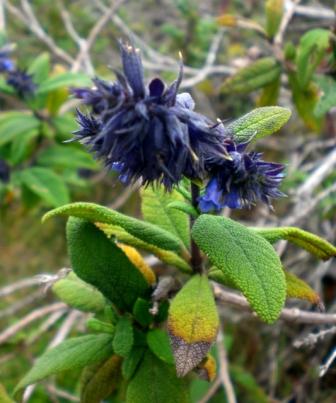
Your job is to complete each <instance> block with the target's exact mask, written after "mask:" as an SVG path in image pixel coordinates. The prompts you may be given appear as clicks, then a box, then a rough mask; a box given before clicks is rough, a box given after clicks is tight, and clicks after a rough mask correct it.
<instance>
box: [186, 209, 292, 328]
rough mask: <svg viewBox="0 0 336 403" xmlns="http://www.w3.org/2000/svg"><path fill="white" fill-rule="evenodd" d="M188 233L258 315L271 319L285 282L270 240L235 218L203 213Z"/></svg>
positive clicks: (277, 309) (281, 300)
mask: <svg viewBox="0 0 336 403" xmlns="http://www.w3.org/2000/svg"><path fill="white" fill-rule="evenodd" d="M192 236H193V238H194V240H195V242H196V243H197V245H198V246H199V247H200V249H201V250H202V251H203V252H204V253H206V255H207V256H208V257H209V259H210V261H211V262H212V263H213V264H214V265H215V266H216V267H217V268H219V269H220V270H222V271H223V272H224V273H225V275H226V276H227V277H228V278H229V280H230V281H231V282H232V283H233V284H235V285H236V287H237V288H238V289H240V290H241V291H242V293H243V294H244V295H245V297H246V298H247V300H248V301H249V303H250V305H251V307H252V309H253V310H254V311H255V312H256V313H257V314H258V316H259V317H260V318H261V319H263V320H264V321H265V322H267V323H272V322H274V321H275V320H276V319H277V318H278V316H279V314H280V311H281V309H282V307H283V304H284V302H285V298H286V281H285V276H284V273H283V270H282V265H281V262H280V259H279V257H278V256H277V254H276V253H275V251H274V249H273V248H272V246H271V245H270V243H269V242H267V241H266V239H264V238H263V237H262V236H261V235H258V234H257V233H256V232H254V231H252V230H250V229H248V228H247V227H245V226H244V225H242V224H240V223H238V222H236V221H233V220H231V219H229V218H225V217H215V216H211V215H207V214H203V215H201V216H200V217H199V218H198V219H197V220H196V222H195V224H194V226H193V229H192Z"/></svg>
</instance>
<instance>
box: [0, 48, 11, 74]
mask: <svg viewBox="0 0 336 403" xmlns="http://www.w3.org/2000/svg"><path fill="white" fill-rule="evenodd" d="M9 54H10V51H9V50H4V49H0V73H5V72H8V71H11V70H13V69H14V62H13V61H12V60H11V59H10V58H9Z"/></svg>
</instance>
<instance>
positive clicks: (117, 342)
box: [113, 316, 134, 357]
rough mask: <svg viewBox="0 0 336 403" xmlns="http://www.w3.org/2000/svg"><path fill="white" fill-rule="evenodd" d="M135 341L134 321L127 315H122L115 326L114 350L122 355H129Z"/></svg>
mask: <svg viewBox="0 0 336 403" xmlns="http://www.w3.org/2000/svg"><path fill="white" fill-rule="evenodd" d="M133 343H134V335H133V327H132V323H131V321H130V320H129V319H128V318H127V317H126V316H122V317H121V318H120V319H119V321H118V323H117V325H116V328H115V334H114V338H113V351H114V352H115V354H117V355H120V356H121V357H127V355H128V354H129V353H130V351H131V349H132V347H133Z"/></svg>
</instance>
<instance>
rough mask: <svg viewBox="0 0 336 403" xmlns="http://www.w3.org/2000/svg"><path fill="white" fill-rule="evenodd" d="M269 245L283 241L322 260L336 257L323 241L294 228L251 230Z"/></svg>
mask: <svg viewBox="0 0 336 403" xmlns="http://www.w3.org/2000/svg"><path fill="white" fill-rule="evenodd" d="M252 229H253V231H255V232H256V233H257V234H259V235H261V236H262V237H263V238H265V239H267V241H268V242H270V243H271V244H273V243H275V242H277V241H280V240H281V239H285V240H287V241H289V242H291V243H293V244H294V245H297V246H299V247H300V248H303V249H305V250H306V251H308V252H309V253H311V254H312V255H314V256H316V257H317V258H319V259H322V260H328V259H330V258H331V257H334V256H336V247H335V246H333V245H332V244H330V243H329V242H328V241H326V240H325V239H322V238H320V237H319V236H317V235H315V234H312V233H311V232H308V231H304V230H302V229H301V228H296V227H277V228H252Z"/></svg>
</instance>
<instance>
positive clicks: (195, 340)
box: [168, 275, 219, 377]
mask: <svg viewBox="0 0 336 403" xmlns="http://www.w3.org/2000/svg"><path fill="white" fill-rule="evenodd" d="M218 325H219V319H218V313H217V308H216V304H215V301H214V296H213V294H212V290H211V288H210V285H209V281H208V278H207V277H206V276H204V275H194V276H193V277H192V278H191V279H190V280H189V281H188V282H187V283H186V284H185V285H184V287H183V288H182V289H181V290H180V291H179V292H178V293H177V294H176V296H175V297H174V299H173V300H172V302H171V304H170V308H169V315H168V331H169V336H170V340H171V344H172V348H173V352H174V357H175V363H176V371H177V375H178V376H181V377H182V376H185V375H186V374H187V373H188V372H189V371H191V370H192V369H193V368H194V367H195V366H196V365H198V364H199V363H200V362H201V361H202V360H203V358H204V357H205V356H206V354H207V353H208V351H209V349H210V347H211V344H212V343H213V342H214V340H215V339H216V335H217V331H218Z"/></svg>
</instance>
